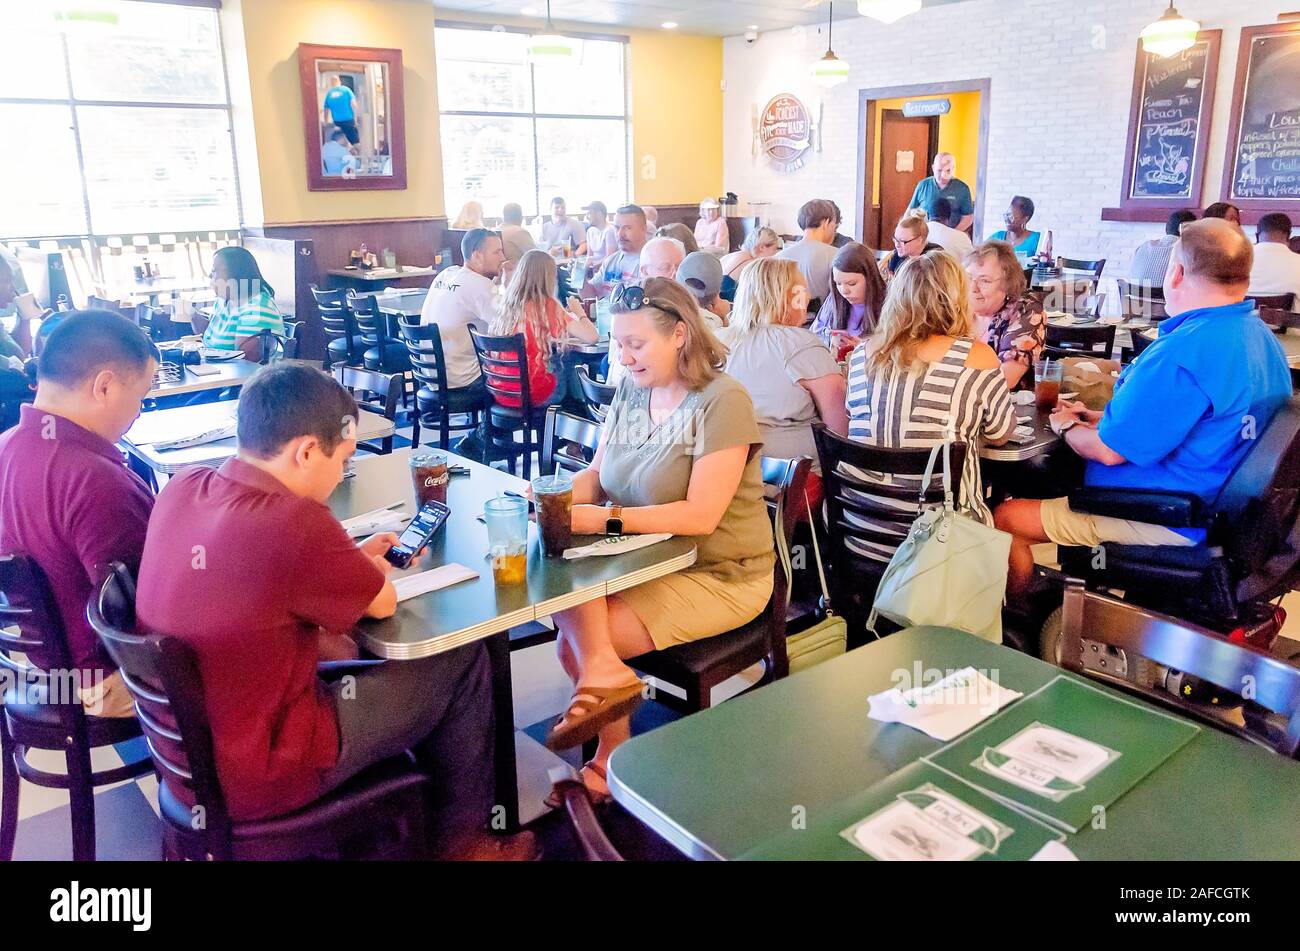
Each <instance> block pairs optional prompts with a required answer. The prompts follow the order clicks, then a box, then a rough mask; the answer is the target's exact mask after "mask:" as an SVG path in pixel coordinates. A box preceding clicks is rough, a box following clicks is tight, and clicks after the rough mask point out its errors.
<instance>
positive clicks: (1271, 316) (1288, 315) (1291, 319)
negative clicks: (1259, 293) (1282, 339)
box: [1259, 304, 1300, 333]
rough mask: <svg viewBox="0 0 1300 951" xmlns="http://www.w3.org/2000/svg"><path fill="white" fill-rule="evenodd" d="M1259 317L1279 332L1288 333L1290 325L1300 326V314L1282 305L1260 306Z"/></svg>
mask: <svg viewBox="0 0 1300 951" xmlns="http://www.w3.org/2000/svg"><path fill="white" fill-rule="evenodd" d="M1259 319H1260V320H1262V321H1264V323H1266V324H1268V325H1269V326H1270V327H1272V328H1273V329H1274V330H1275V331H1276V332H1278V333H1286V331H1287V328H1289V327H1300V314H1297V313H1295V311H1292V310H1289V309H1288V310H1283V309H1282V308H1280V307H1266V306H1264V305H1263V304H1261V305H1260V306H1259Z"/></svg>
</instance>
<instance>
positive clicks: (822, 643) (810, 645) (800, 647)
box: [776, 495, 849, 674]
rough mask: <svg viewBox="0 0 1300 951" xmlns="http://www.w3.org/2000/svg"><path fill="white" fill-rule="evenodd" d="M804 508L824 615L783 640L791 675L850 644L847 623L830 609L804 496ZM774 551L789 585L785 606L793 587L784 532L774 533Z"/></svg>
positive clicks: (813, 525) (778, 517)
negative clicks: (820, 589) (804, 628)
mask: <svg viewBox="0 0 1300 951" xmlns="http://www.w3.org/2000/svg"><path fill="white" fill-rule="evenodd" d="M780 504H781V503H777V505H778V508H777V513H776V524H777V525H780V524H781V518H782V513H781V511H780V507H779V506H780ZM804 507H805V508H806V509H807V510H808V529H809V531H810V532H812V543H813V560H814V561H816V562H817V578H818V580H819V581H820V582H821V588H822V606H823V616H822V619H821V620H820V621H818V622H816V623H815V624H813V626H812V627H810V628H808V629H807V630H803V631H800V632H799V633H798V634H792V635H790V636H789V637H787V638H786V639H785V653H786V657H787V658H788V659H789V662H790V673H792V674H796V673H798V672H799V671H801V670H807V669H808V668H809V667H814V666H816V665H817V664H820V663H821V662H822V661H824V660H830V659H831V658H832V657H838V656H839V655H840V654H843V653H844V651H845V649H846V648H847V647H848V641H849V625H848V622H847V621H845V620H844V618H842V617H839V616H837V615H836V614H835V613H834V612H833V611H832V610H831V594H830V590H829V589H828V588H827V587H826V572H825V570H824V569H823V568H822V554H821V548H820V546H819V545H818V544H817V520H816V519H815V518H813V513H812V506H811V505H809V504H808V497H807V496H806V495H805V496H804ZM776 550H777V556H778V557H779V558H780V559H781V567H782V568H783V569H784V570H785V577H786V580H787V581H788V582H789V584H788V585H787V586H786V594H785V601H786V605H787V607H788V606H789V604H790V595H791V591H792V590H793V588H794V566H793V564H792V562H791V559H790V550H789V549H788V548H787V547H786V543H785V533H784V532H781V531H777V533H776Z"/></svg>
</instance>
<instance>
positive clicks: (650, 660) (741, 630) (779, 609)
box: [627, 456, 812, 713]
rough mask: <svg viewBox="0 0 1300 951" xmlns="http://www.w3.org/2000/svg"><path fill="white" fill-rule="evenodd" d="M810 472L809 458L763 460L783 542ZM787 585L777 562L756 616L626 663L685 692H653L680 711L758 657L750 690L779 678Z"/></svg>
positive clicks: (703, 703)
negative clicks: (723, 630) (758, 668)
mask: <svg viewBox="0 0 1300 951" xmlns="http://www.w3.org/2000/svg"><path fill="white" fill-rule="evenodd" d="M811 471H812V460H811V459H809V458H807V457H806V456H801V457H800V458H798V459H767V458H765V459H763V482H764V483H765V484H766V485H767V486H769V487H771V488H774V489H776V497H775V499H774V500H773V502H772V503H771V504H772V506H773V508H774V511H775V513H776V519H775V527H774V531H776V532H781V533H782V534H783V535H784V537H785V543H786V545H787V546H790V545H793V542H794V532H795V528H796V526H797V525H798V524H799V515H800V513H801V512H803V510H804V504H803V501H804V488H805V486H806V485H807V483H808V473H810V472H811ZM788 585H789V582H788V580H787V579H786V576H785V571H784V569H783V568H782V566H781V564H780V561H779V560H778V562H777V565H776V570H775V572H774V575H773V584H772V597H771V599H769V601H768V603H767V606H766V607H765V608H764V609H763V611H762V613H761V614H759V615H758V617H756V618H754V620H752V621H750V622H749V623H748V624H746V625H744V626H743V627H738V628H736V629H735V630H734V631H728V632H727V633H725V634H719V635H717V636H715V637H706V638H703V639H702V640H698V641H692V642H691V643H689V644H679V645H677V646H676V647H669V648H667V649H665V650H659V651H651V652H650V653H648V654H642V655H641V656H640V657H632V658H629V659H628V660H627V664H628V666H629V667H633V668H635V669H636V670H639V671H641V672H642V673H643V674H648V675H650V676H651V677H654V678H655V679H657V680H660V681H663V682H665V683H669V684H672V685H673V686H675V687H678V688H680V689H682V690H683V691H685V693H686V699H685V700H681V699H679V698H677V697H676V696H674V695H672V694H670V693H669V692H668V691H665V690H658V691H655V694H654V699H655V700H656V701H658V702H659V703H661V704H663V705H664V706H666V707H668V708H669V709H670V710H676V711H678V712H681V713H696V712H698V711H700V710H704V709H707V708H708V707H709V705H710V703H711V702H712V699H711V696H710V695H711V693H712V690H713V688H714V687H716V686H717V685H718V684H720V683H722V682H723V681H724V680H726V679H727V678H729V677H734V676H735V675H736V674H738V673H740V672H741V671H742V670H746V669H747V668H749V667H752V666H753V665H754V664H757V663H759V662H760V661H761V662H762V663H763V676H762V679H760V680H759V682H758V683H757V684H755V685H754V686H753V687H749V688H747V689H748V690H753V689H755V688H756V687H760V686H763V685H764V684H768V683H771V682H772V681H774V680H780V679H781V678H783V677H785V676H786V675H787V674H788V673H789V672H790V665H789V660H788V658H787V657H786V652H785V637H786V602H787V600H788V599H787V597H786V592H787V590H788Z"/></svg>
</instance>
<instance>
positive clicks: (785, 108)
mask: <svg viewBox="0 0 1300 951" xmlns="http://www.w3.org/2000/svg"><path fill="white" fill-rule="evenodd" d="M758 137H759V141H760V142H761V143H762V147H763V151H764V152H765V153H767V155H768V157H769V158H771V160H772V163H773V164H774V165H776V167H777V168H778V169H780V170H781V171H783V172H790V171H793V170H795V169H797V168H802V167H803V164H804V156H805V155H807V154H808V150H809V149H811V148H812V144H813V143H812V116H810V115H809V114H808V110H807V108H805V106H804V104H803V103H802V102H800V101H799V100H798V99H796V98H795V97H794V96H792V95H790V94H789V93H781V94H779V95H776V96H773V97H772V98H771V99H770V100H769V101H768V104H767V105H766V106H764V107H763V113H762V116H761V117H760V118H759V126H758Z"/></svg>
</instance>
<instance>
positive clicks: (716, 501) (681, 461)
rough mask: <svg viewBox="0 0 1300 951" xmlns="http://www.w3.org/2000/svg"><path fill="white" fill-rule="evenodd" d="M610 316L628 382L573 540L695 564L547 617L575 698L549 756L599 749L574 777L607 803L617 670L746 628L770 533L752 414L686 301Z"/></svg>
mask: <svg viewBox="0 0 1300 951" xmlns="http://www.w3.org/2000/svg"><path fill="white" fill-rule="evenodd" d="M632 290H634V291H636V293H632V294H629V295H627V296H625V297H624V298H623V299H622V300H621V302H620V303H619V304H617V305H616V306H615V308H614V322H613V330H612V333H613V336H614V338H615V339H617V340H618V341H619V342H620V343H621V344H622V358H621V359H622V361H623V364H624V365H625V366H626V367H627V374H626V376H625V377H624V379H623V382H622V383H620V384H619V387H618V390H617V391H616V392H615V394H614V401H613V404H612V405H611V406H610V410H609V416H608V417H607V418H606V421H605V428H604V432H603V433H602V435H601V441H600V447H599V448H598V449H597V450H596V456H595V458H594V459H593V460H592V463H591V465H590V466H589V467H588V468H587V469H586V470H585V471H583V472H582V473H580V474H579V475H578V476H577V478H576V480H575V482H574V487H573V503H574V505H573V531H574V532H575V533H577V534H583V535H586V534H597V535H599V534H609V535H618V534H631V535H639V534H648V533H654V532H671V533H672V534H674V535H685V536H689V537H690V538H692V539H694V541H695V544H696V559H695V564H694V565H693V566H692V567H690V568H688V569H686V570H685V571H680V572H677V573H676V574H673V575H668V576H666V577H663V578H659V579H656V580H654V581H649V582H646V583H645V584H643V585H639V586H637V587H635V588H630V589H628V590H626V591H621V592H619V593H618V594H616V595H611V596H609V597H606V598H600V599H598V600H596V601H589V602H586V603H585V604H582V605H579V606H578V607H575V608H572V609H570V610H568V611H562V612H560V613H559V614H557V615H555V621H556V624H557V626H558V627H559V629H560V636H559V641H558V644H557V649H558V653H559V657H560V662H561V664H563V665H564V669H565V671H566V672H567V673H568V674H569V676H570V678H572V680H573V682H574V692H573V698H572V700H571V701H570V703H569V706H568V708H567V709H566V711H565V713H564V715H563V717H561V719H560V721H559V722H558V723H557V724H556V725H555V727H554V728H553V730H552V731H551V735H550V737H549V738H548V740H547V744H548V745H549V746H550V747H551V748H553V749H565V748H569V747H573V746H578V745H580V744H581V743H583V742H584V741H586V740H587V739H589V738H591V737H593V736H597V735H598V736H599V737H600V746H599V748H598V749H597V751H596V756H595V758H594V759H593V760H592V761H591V762H590V763H588V764H587V765H586V766H585V767H584V768H583V771H582V775H583V780H584V781H585V782H586V783H587V786H588V788H589V789H590V790H591V791H592V792H593V793H594V794H595V795H596V796H598V797H601V798H605V797H607V796H608V787H607V786H606V784H605V767H606V764H607V763H608V762H609V754H610V752H611V751H612V750H613V749H614V748H615V747H616V746H618V745H619V744H620V743H622V742H623V741H624V740H626V739H627V738H628V735H629V734H628V723H627V715H628V713H630V712H631V710H632V708H633V707H634V706H635V705H636V703H637V701H638V700H639V699H640V697H641V690H642V685H641V683H640V681H639V680H638V679H637V676H636V674H635V673H634V672H633V670H632V668H631V667H629V666H628V665H627V664H626V663H624V660H625V659H626V658H631V657H637V656H639V655H641V654H645V653H648V652H650V651H654V650H662V649H664V648H667V647H672V646H674V645H676V644H684V643H687V642H690V641H697V640H701V639H703V638H706V637H713V636H714V635H717V634H722V633H724V632H726V631H730V630H732V629H734V628H736V627H740V626H741V625H744V624H746V623H748V622H749V621H752V620H753V619H754V618H755V617H757V616H758V615H759V613H760V612H761V611H762V610H763V609H764V607H765V606H766V605H767V601H768V598H770V597H771V594H772V570H773V567H774V565H775V558H774V555H773V550H772V524H771V522H770V521H769V520H768V517H767V511H766V508H765V507H764V502H763V479H762V474H761V469H760V464H759V448H760V447H761V446H762V443H763V439H762V436H761V435H760V434H759V431H758V425H757V423H756V422H755V421H754V404H753V402H752V401H751V400H750V398H749V394H748V393H747V392H746V391H745V388H744V387H743V386H741V385H740V384H739V383H737V382H736V381H735V380H733V379H732V378H731V377H729V376H727V375H726V374H725V373H723V372H722V364H723V357H724V353H725V351H724V350H723V348H722V346H721V345H720V344H719V343H718V341H717V340H716V339H715V338H714V336H713V334H711V333H710V332H709V331H708V329H707V328H706V327H705V326H704V324H703V322H702V321H701V320H700V315H699V308H698V307H697V306H696V303H695V299H694V298H693V297H692V296H691V294H690V292H689V291H687V290H686V288H684V287H682V286H681V285H680V284H678V283H676V282H675V281H671V280H668V279H666V278H651V279H650V280H648V281H646V283H645V287H644V297H642V293H641V291H642V289H640V288H634V289H632Z"/></svg>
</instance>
